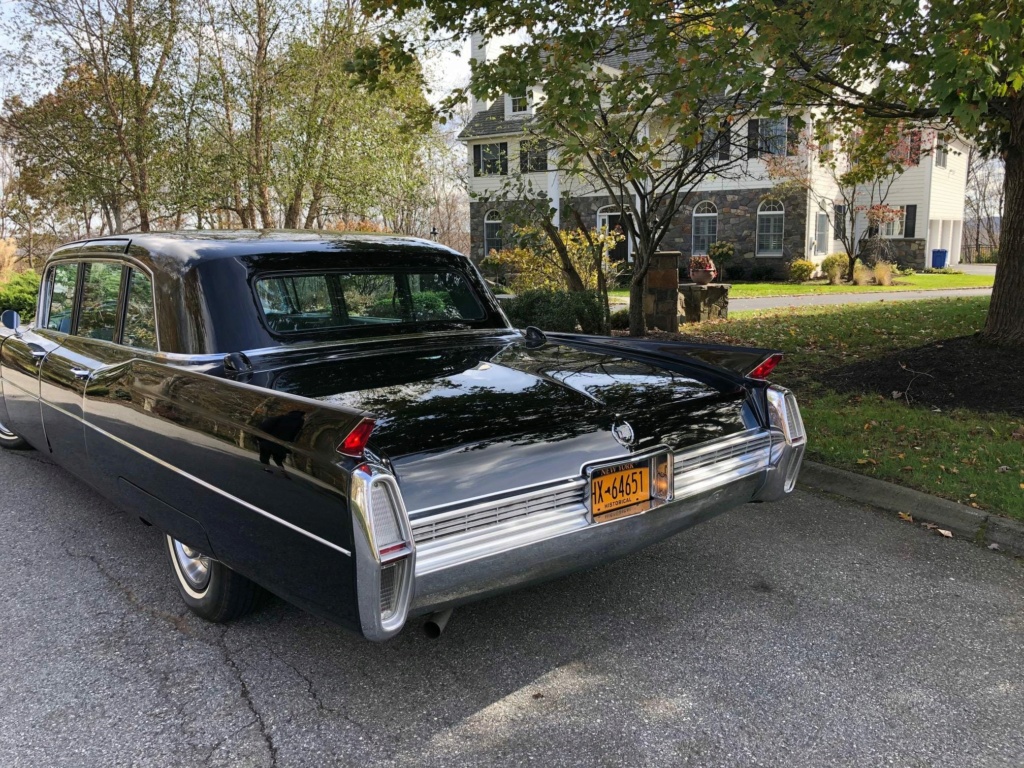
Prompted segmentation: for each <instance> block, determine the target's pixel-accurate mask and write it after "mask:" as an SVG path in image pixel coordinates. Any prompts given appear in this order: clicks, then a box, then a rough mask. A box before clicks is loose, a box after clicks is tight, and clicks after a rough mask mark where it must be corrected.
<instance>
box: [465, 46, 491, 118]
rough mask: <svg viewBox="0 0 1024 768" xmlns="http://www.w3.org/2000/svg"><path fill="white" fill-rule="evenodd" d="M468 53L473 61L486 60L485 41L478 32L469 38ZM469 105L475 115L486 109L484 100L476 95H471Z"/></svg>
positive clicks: (480, 61) (482, 61) (481, 61)
mask: <svg viewBox="0 0 1024 768" xmlns="http://www.w3.org/2000/svg"><path fill="white" fill-rule="evenodd" d="M469 55H470V57H471V58H472V59H473V61H476V62H479V63H480V64H483V63H484V62H485V61H487V41H486V40H485V39H484V36H483V35H482V34H480V33H479V32H474V33H473V34H472V36H471V37H470V38H469ZM469 106H470V110H471V112H472V114H474V115H475V114H476V113H477V112H483V111H484V110H485V109H487V106H488V104H487V102H486V101H480V100H478V99H477V98H476V96H471V97H470V105H469Z"/></svg>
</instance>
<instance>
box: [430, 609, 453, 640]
mask: <svg viewBox="0 0 1024 768" xmlns="http://www.w3.org/2000/svg"><path fill="white" fill-rule="evenodd" d="M451 617H452V609H451V608H448V609H446V610H444V611H438V612H437V613H432V614H430V615H429V616H428V617H427V621H426V623H425V624H424V625H423V631H424V632H425V633H426V634H427V637H429V638H430V639H431V640H437V638H439V637H440V636H441V633H442V632H444V628H445V627H446V626H448V619H450V618H451Z"/></svg>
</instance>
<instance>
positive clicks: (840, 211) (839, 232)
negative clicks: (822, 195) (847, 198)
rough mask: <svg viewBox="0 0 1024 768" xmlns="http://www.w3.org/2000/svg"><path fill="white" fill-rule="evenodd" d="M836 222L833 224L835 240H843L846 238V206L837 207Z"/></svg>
mask: <svg viewBox="0 0 1024 768" xmlns="http://www.w3.org/2000/svg"><path fill="white" fill-rule="evenodd" d="M834 218H835V221H834V222H833V227H832V228H833V233H834V234H833V238H834V239H835V240H842V239H843V238H844V237H846V206H845V205H837V206H835V214H834Z"/></svg>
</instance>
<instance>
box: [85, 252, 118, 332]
mask: <svg viewBox="0 0 1024 768" xmlns="http://www.w3.org/2000/svg"><path fill="white" fill-rule="evenodd" d="M82 269H84V270H85V280H84V281H83V282H82V302H81V304H82V308H81V309H80V310H79V313H78V331H77V335H78V336H86V337H88V338H90V339H102V340H104V341H113V340H114V333H115V331H116V330H117V305H118V298H119V297H120V295H121V265H120V264H112V263H109V262H104V261H91V262H84V263H83V264H82Z"/></svg>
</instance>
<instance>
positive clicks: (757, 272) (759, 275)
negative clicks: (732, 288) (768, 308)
mask: <svg viewBox="0 0 1024 768" xmlns="http://www.w3.org/2000/svg"><path fill="white" fill-rule="evenodd" d="M750 279H751V280H753V281H754V282H755V283H769V282H775V281H777V280H778V279H779V273H778V270H777V269H776V267H775V265H774V264H755V265H754V266H753V267H752V268H751V270H750Z"/></svg>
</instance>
